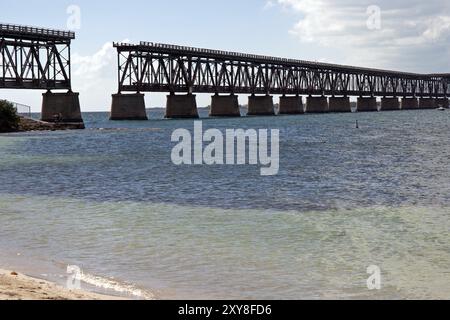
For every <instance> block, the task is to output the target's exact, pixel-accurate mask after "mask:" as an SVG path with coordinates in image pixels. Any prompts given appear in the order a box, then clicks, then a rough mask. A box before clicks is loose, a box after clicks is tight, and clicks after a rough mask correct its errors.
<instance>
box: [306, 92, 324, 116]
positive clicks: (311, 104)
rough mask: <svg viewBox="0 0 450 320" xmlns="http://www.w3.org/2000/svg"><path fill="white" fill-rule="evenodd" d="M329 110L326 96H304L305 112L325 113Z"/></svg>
mask: <svg viewBox="0 0 450 320" xmlns="http://www.w3.org/2000/svg"><path fill="white" fill-rule="evenodd" d="M327 112H329V107H328V99H327V97H311V96H310V97H308V98H306V113H327Z"/></svg>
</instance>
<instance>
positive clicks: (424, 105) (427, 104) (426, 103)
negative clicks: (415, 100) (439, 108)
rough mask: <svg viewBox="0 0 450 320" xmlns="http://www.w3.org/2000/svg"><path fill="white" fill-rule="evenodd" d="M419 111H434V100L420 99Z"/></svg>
mask: <svg viewBox="0 0 450 320" xmlns="http://www.w3.org/2000/svg"><path fill="white" fill-rule="evenodd" d="M419 109H436V99H434V98H420V99H419Z"/></svg>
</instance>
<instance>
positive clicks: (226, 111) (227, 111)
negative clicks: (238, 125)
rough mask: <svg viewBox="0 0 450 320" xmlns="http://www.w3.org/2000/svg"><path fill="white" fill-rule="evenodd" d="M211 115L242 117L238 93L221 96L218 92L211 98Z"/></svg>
mask: <svg viewBox="0 0 450 320" xmlns="http://www.w3.org/2000/svg"><path fill="white" fill-rule="evenodd" d="M211 100H212V102H211V110H210V111H209V116H210V117H240V116H241V109H240V107H239V99H238V96H237V95H234V94H232V95H229V96H219V95H218V94H216V95H214V96H212V98H211Z"/></svg>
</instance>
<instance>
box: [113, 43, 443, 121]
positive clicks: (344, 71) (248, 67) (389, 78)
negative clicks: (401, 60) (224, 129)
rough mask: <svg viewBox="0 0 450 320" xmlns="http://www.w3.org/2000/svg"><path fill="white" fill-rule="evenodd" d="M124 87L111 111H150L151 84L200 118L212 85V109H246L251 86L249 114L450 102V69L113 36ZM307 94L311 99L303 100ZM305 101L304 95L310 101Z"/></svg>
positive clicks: (127, 115) (131, 114) (172, 114)
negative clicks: (199, 97) (200, 99)
mask: <svg viewBox="0 0 450 320" xmlns="http://www.w3.org/2000/svg"><path fill="white" fill-rule="evenodd" d="M114 47H115V48H116V49H117V54H118V84H119V86H118V93H117V94H114V95H113V102H112V107H111V119H113V120H138V119H147V115H146V113H145V103H144V93H145V92H167V93H168V96H167V106H166V117H167V118H197V117H198V112H197V104H196V96H195V95H194V94H195V93H211V94H212V103H211V110H210V115H211V116H214V117H220V116H226V117H228V116H240V109H239V102H238V97H237V94H248V95H249V100H248V109H249V110H248V115H274V114H275V108H274V100H273V96H272V95H281V97H280V110H279V111H280V114H302V113H305V112H306V113H326V112H351V111H352V110H351V103H350V97H351V96H355V97H357V108H358V111H360V112H367V111H380V108H379V103H378V101H377V97H380V98H381V110H382V111H387V110H402V109H403V110H406V109H431V108H436V107H438V106H445V107H448V104H449V103H448V95H449V90H450V89H449V83H450V74H416V73H406V72H397V71H389V70H378V69H369V68H360V67H352V66H343V65H335V64H327V63H317V62H309V61H303V60H294V59H285V58H276V57H269V56H261V55H253V54H244V53H237V52H227V51H220V50H209V49H201V48H192V47H185V46H177V45H168V44H157V43H150V42H141V43H139V44H129V43H114ZM303 96H306V101H303ZM304 102H305V103H304Z"/></svg>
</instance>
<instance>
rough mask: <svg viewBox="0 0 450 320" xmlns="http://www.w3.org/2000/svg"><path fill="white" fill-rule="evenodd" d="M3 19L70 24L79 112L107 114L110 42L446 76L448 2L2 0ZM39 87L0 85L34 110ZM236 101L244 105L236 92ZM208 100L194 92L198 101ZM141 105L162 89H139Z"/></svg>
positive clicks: (111, 83) (113, 83)
mask: <svg viewBox="0 0 450 320" xmlns="http://www.w3.org/2000/svg"><path fill="white" fill-rule="evenodd" d="M0 7H1V8H2V10H1V13H0V22H2V23H13V24H25V25H32V26H41V27H48V28H56V29H72V30H74V31H75V32H76V40H75V41H74V42H73V43H72V69H73V71H72V85H73V90H74V91H76V92H80V102H81V107H82V111H84V112H88V111H108V110H109V109H110V104H111V94H113V93H116V92H117V65H116V64H117V57H116V52H115V51H114V49H113V47H112V42H113V41H116V42H119V41H130V42H139V41H150V42H161V43H170V44H178V45H188V46H193V47H204V48H211V49H221V50H229V51H238V52H245V53H254V54H264V55H270V56H278V57H286V58H296V59H303V60H311V61H321V62H330V63H338V64H346V65H355V66H364V67H373V68H382V69H393V70H400V71H409V72H419V73H435V72H436V73H448V72H450V60H449V59H448V57H449V54H450V1H448V0H428V1H423V0H408V1H403V0H369V1H367V0H245V1H242V0H227V1H216V0H192V1H182V0H165V1H156V0H128V1H116V0H113V1H106V0H95V1H93V0H71V1H66V0H27V1H24V0H15V1H11V0H0ZM41 95H42V91H30V90H14V91H12V90H3V89H2V90H0V99H8V100H11V101H14V102H18V103H22V104H26V105H29V106H31V107H32V109H33V111H40V106H41V99H42V97H41ZM240 102H241V103H246V101H244V100H243V98H241V101H240ZM209 103H210V97H209V96H208V95H206V94H205V95H203V94H202V95H198V104H199V106H206V105H208V104H209ZM146 105H147V107H164V105H165V95H163V94H157V93H147V94H146Z"/></svg>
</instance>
